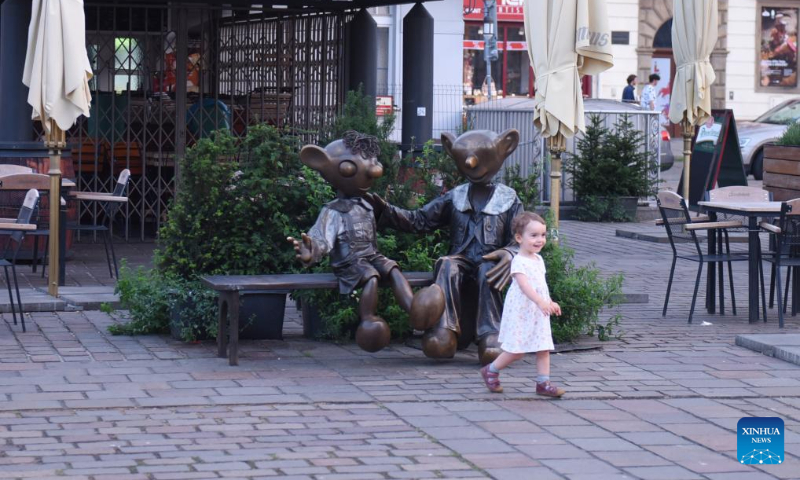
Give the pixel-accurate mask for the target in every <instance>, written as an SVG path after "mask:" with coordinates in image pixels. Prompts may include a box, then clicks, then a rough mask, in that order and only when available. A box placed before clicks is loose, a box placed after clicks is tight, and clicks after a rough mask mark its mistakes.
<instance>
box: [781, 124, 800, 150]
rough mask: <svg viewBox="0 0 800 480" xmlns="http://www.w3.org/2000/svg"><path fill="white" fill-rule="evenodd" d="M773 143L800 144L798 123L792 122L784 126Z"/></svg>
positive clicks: (799, 125) (784, 144) (799, 126)
mask: <svg viewBox="0 0 800 480" xmlns="http://www.w3.org/2000/svg"><path fill="white" fill-rule="evenodd" d="M775 145H782V146H800V123H792V124H791V125H789V126H788V127H787V128H786V131H784V132H783V135H781V136H780V137H779V138H778V139H777V140H776V141H775Z"/></svg>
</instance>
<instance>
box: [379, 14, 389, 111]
mask: <svg viewBox="0 0 800 480" xmlns="http://www.w3.org/2000/svg"><path fill="white" fill-rule="evenodd" d="M377 83H378V92H377V93H378V95H388V94H389V92H388V89H389V29H388V28H378V82H377Z"/></svg>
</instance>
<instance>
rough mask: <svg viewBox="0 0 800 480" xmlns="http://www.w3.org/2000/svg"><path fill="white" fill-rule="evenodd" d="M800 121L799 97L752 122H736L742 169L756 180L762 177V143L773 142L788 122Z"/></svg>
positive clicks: (768, 111)
mask: <svg viewBox="0 0 800 480" xmlns="http://www.w3.org/2000/svg"><path fill="white" fill-rule="evenodd" d="M797 121H800V98H795V99H792V100H787V101H785V102H783V103H781V104H779V105H777V106H776V107H775V108H772V109H770V110H767V112H766V113H764V114H763V115H761V116H760V117H758V118H756V119H755V120H753V121H752V122H737V123H736V128H737V131H738V132H739V148H741V150H742V160H743V162H744V169H745V171H746V172H747V173H749V174H752V175H753V178H755V179H756V180H761V179H762V178H763V177H764V145H767V144H769V143H772V142H774V141H775V140H776V139H777V138H778V137H780V136H781V135H782V134H783V132H784V131H785V130H786V126H787V125H788V124H792V123H795V122H797Z"/></svg>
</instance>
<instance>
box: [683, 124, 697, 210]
mask: <svg viewBox="0 0 800 480" xmlns="http://www.w3.org/2000/svg"><path fill="white" fill-rule="evenodd" d="M681 128H682V129H683V198H684V199H685V200H686V205H690V204H691V201H690V200H689V172H690V170H691V167H692V133H693V132H692V130H694V128H693V125H692V123H691V122H690V121H689V119H688V118H687V116H686V113H684V114H683V120H682V121H681Z"/></svg>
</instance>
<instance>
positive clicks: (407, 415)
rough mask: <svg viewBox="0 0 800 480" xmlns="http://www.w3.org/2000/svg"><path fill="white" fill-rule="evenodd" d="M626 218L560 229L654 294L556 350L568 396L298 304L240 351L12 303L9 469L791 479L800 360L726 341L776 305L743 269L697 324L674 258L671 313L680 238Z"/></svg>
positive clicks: (769, 327)
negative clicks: (741, 431) (741, 453)
mask: <svg viewBox="0 0 800 480" xmlns="http://www.w3.org/2000/svg"><path fill="white" fill-rule="evenodd" d="M617 227H618V226H615V225H607V224H606V225H597V224H582V223H577V222H564V224H563V226H562V232H563V233H564V236H565V237H566V241H567V242H568V244H569V245H571V246H572V247H573V248H575V250H576V252H577V254H576V260H577V261H578V262H579V263H587V262H588V261H594V262H595V263H596V264H597V265H598V266H599V267H600V268H601V269H602V270H603V272H604V274H606V275H610V274H612V273H614V272H624V273H625V275H626V280H625V291H626V292H628V293H647V294H648V295H649V303H647V304H627V305H623V306H622V307H620V309H619V313H621V314H622V316H623V319H622V324H621V328H622V333H623V336H622V338H621V339H618V340H614V341H610V342H597V341H596V340H594V339H590V338H585V339H582V340H581V342H580V344H579V345H580V346H581V347H585V348H586V349H588V350H583V351H573V352H567V353H561V354H556V355H554V356H553V372H552V373H553V380H554V381H555V382H558V383H559V384H562V385H563V386H565V388H566V389H567V391H568V393H567V395H566V396H565V398H564V399H562V400H543V399H542V398H540V397H536V395H535V388H534V383H533V382H532V378H533V377H534V375H535V366H534V364H533V358H530V359H526V360H525V361H524V362H522V363H520V364H519V365H514V366H513V367H512V368H511V369H509V370H507V371H505V372H504V373H503V376H502V378H503V383H504V386H505V393H503V394H500V395H492V394H489V393H488V392H486V390H485V388H484V387H483V386H482V384H481V381H480V377H479V375H478V372H477V367H478V365H477V355H476V351H475V350H474V349H469V350H466V351H464V352H459V353H458V355H457V356H456V358H455V359H453V360H450V361H433V360H430V359H427V358H425V357H424V356H423V355H422V353H421V352H420V351H419V350H417V349H415V348H413V347H412V346H408V345H404V344H394V345H392V346H391V347H390V348H387V349H385V350H384V351H382V352H379V353H377V354H368V353H366V352H362V351H360V350H359V349H358V348H357V347H355V346H354V345H352V344H333V343H321V342H313V341H308V340H304V339H302V337H301V336H300V325H299V323H298V322H299V318H298V314H297V312H296V311H294V309H293V308H291V307H290V308H289V309H288V310H287V314H288V318H287V324H286V328H285V335H286V340H285V341H246V342H243V345H242V351H241V353H240V357H241V358H240V363H241V364H240V366H238V367H230V366H228V365H227V361H226V360H225V359H220V358H217V357H216V356H215V346H214V345H213V342H205V343H200V344H192V345H186V344H182V343H179V342H175V341H173V340H171V339H169V338H168V337H166V336H143V337H114V336H110V335H108V334H107V333H105V332H106V327H107V326H108V325H109V324H111V323H113V322H117V321H119V319H118V318H117V317H116V316H109V315H107V314H104V313H102V312H95V311H83V312H58V313H36V314H33V315H32V316H31V319H30V323H29V327H30V328H29V332H28V333H26V334H22V333H20V331H19V328H18V327H13V326H12V325H11V319H10V316H9V315H4V323H2V324H0V478H34V479H44V478H75V479H87V480H88V479H91V480H100V479H113V480H127V479H159V480H160V479H212V478H227V479H234V478H235V479H256V478H290V479H314V480H321V479H373V478H376V479H383V478H414V479H416V478H420V479H422V478H496V479H528V478H532V479H533V478H535V479H550V478H569V479H575V480H578V479H605V478H642V479H667V480H679V479H715V480H733V479H740V478H741V479H756V480H758V479H762V478H787V479H788V478H800V469H799V468H798V467H797V464H798V461H800V367H798V366H795V365H792V364H789V363H785V362H782V361H780V360H776V359H774V358H771V357H766V356H762V355H759V354H756V353H755V352H752V351H749V350H746V349H743V348H739V347H737V346H735V345H734V338H735V336H736V335H737V334H740V333H778V332H779V329H778V328H777V319H776V314H775V311H774V310H772V311H770V312H769V319H768V322H767V323H758V324H753V325H750V324H749V323H748V322H747V305H746V285H745V282H744V281H743V278H744V275H745V274H746V270H745V268H746V267H745V266H744V265H737V266H736V267H734V268H735V271H734V274H735V275H736V282H737V290H736V294H737V304H738V305H737V307H738V308H737V313H738V315H736V316H733V315H731V314H730V313H728V314H727V315H725V316H719V315H710V314H707V313H705V311H704V310H703V309H702V304H703V298H704V297H703V295H702V293H701V295H700V298H699V300H698V310H697V312H696V317H695V321H694V323H693V324H691V325H689V324H687V323H686V318H687V316H688V310H689V302H690V299H691V287H692V285H691V282H692V281H693V279H694V275H695V270H694V268H695V266H694V265H685V266H684V265H680V264H679V268H678V271H677V273H676V278H677V279H678V282H677V284H676V286H675V291H674V292H673V295H672V300H671V302H670V310H669V313H668V315H667V317H666V318H662V317H661V305H662V303H661V302H662V301H663V296H664V291H665V289H666V279H667V274H668V270H669V246H668V245H662V244H654V243H647V242H641V241H637V240H630V239H622V238H616V237H614V231H615V229H616V228H617ZM767 273H768V272H767ZM726 293H728V292H726ZM726 302H728V303H729V301H728V300H727V299H726ZM726 307H727V309H728V310H730V307H729V305H726ZM799 326H800V321H799V320H798V319H797V318H792V317H788V318H787V325H786V328H785V329H784V331H785V332H787V333H797V332H798V329H800V328H799ZM744 416H779V417H781V418H782V419H783V420H784V421H785V423H786V435H785V443H786V458H785V462H784V464H782V465H770V466H766V465H765V466H759V467H753V466H747V465H742V464H740V463H739V462H738V461H737V460H736V435H735V429H736V423H737V421H738V420H739V419H740V418H741V417H744Z"/></svg>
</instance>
